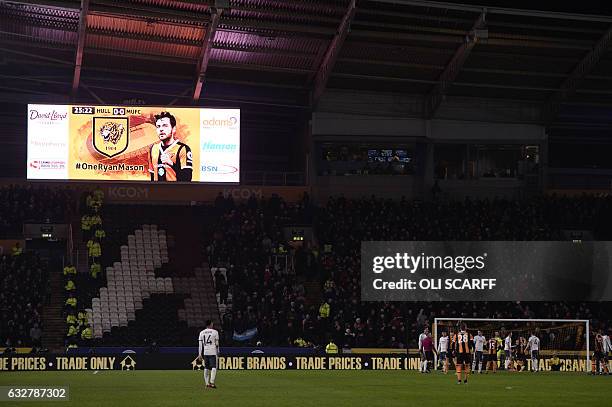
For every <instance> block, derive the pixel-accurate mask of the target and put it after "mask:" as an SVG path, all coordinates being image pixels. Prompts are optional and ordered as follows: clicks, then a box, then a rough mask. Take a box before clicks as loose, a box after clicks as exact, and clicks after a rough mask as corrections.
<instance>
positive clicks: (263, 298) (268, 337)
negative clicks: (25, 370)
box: [208, 196, 612, 348]
mask: <svg viewBox="0 0 612 407" xmlns="http://www.w3.org/2000/svg"><path fill="white" fill-rule="evenodd" d="M217 207H218V210H219V213H220V214H221V215H220V217H219V222H218V224H217V225H215V232H214V240H213V242H212V243H211V244H210V245H209V246H208V255H209V259H210V260H211V262H212V263H211V264H212V265H218V264H225V265H227V272H226V273H225V275H223V276H218V278H217V281H218V282H220V284H219V283H218V284H217V285H218V289H219V287H223V289H224V290H225V289H227V287H229V292H230V293H232V297H233V304H232V308H231V310H232V311H231V312H227V313H226V315H225V316H224V318H223V319H224V322H223V323H224V326H223V329H224V331H225V334H226V339H227V340H229V342H226V343H230V342H231V337H232V334H234V333H238V334H240V333H241V332H246V331H249V330H252V329H254V328H257V335H256V336H254V337H253V339H252V342H253V343H255V341H259V342H262V344H265V345H275V346H287V345H295V346H309V345H310V344H315V345H324V344H325V343H326V342H328V341H329V340H333V341H334V342H335V343H336V344H338V346H346V347H354V346H358V347H370V346H372V347H374V346H376V347H393V348H405V347H415V346H416V341H417V338H418V334H419V333H420V332H421V331H422V329H423V326H424V325H426V324H431V323H432V322H433V319H434V318H436V317H437V318H444V317H448V318H450V317H454V318H457V317H460V318H467V317H472V318H570V319H581V318H583V319H590V320H592V321H593V324H594V325H595V326H601V327H605V326H607V325H608V324H609V321H608V318H609V315H610V311H611V309H610V308H611V307H610V303H597V304H595V303H590V304H589V303H577V302H548V303H547V302H533V303H525V302H495V301H494V302H460V303H459V302H452V303H449V302H446V303H445V302H397V303H393V302H362V301H361V288H360V247H361V241H368V240H451V241H452V240H517V241H520V240H527V241H529V240H567V239H566V237H565V235H564V233H563V232H564V230H565V229H581V230H590V231H593V232H595V234H596V236H597V237H599V238H600V239H601V237H600V236H601V234H602V233H603V234H604V235H605V233H609V232H606V230H605V229H603V228H600V225H601V222H602V221H604V220H605V219H610V214H611V213H612V200H611V199H610V198H606V197H586V196H583V197H578V198H559V197H555V196H551V197H541V198H537V199H532V200H528V201H509V200H466V201H463V202H418V201H408V200H404V199H402V200H398V201H392V200H383V199H377V198H374V197H371V198H364V199H358V200H354V199H344V198H342V197H339V198H333V199H330V200H329V202H328V203H327V205H326V206H325V207H319V208H315V207H312V206H311V205H310V203H309V202H308V200H304V201H302V202H300V203H298V204H296V205H289V204H286V203H285V202H283V201H282V200H280V199H279V198H272V199H269V200H255V199H251V200H250V201H249V202H248V203H246V204H240V205H238V204H235V203H233V202H231V203H229V204H228V202H226V201H225V200H223V199H221V200H220V201H219V202H217ZM306 213H307V214H308V216H306V217H310V216H312V215H314V216H312V217H313V225H314V227H315V233H316V241H317V243H314V244H312V245H309V244H307V245H306V246H305V247H303V248H300V249H296V250H295V251H294V252H293V254H294V256H293V258H294V259H296V263H295V270H296V271H297V272H296V273H295V274H292V273H284V272H283V271H282V270H279V269H278V268H275V267H274V264H273V261H272V255H273V254H275V252H274V250H275V248H276V247H278V246H279V245H282V242H283V236H282V227H283V226H284V225H293V224H298V223H299V222H300V220H303V219H304V218H305V214H306ZM598 232H601V233H599V236H598ZM603 238H605V236H604V237H603ZM290 250H291V249H290ZM297 259H307V263H310V262H312V265H311V266H309V267H305V266H304V264H303V260H302V261H299V260H297ZM309 280H310V281H311V282H315V283H316V282H318V283H319V284H320V286H321V291H322V292H321V303H317V304H313V303H309V301H308V295H307V293H306V290H305V287H304V285H305V284H308V281H309Z"/></svg>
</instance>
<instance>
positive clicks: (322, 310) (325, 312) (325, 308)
mask: <svg viewBox="0 0 612 407" xmlns="http://www.w3.org/2000/svg"><path fill="white" fill-rule="evenodd" d="M330 310H331V307H330V306H329V304H328V303H327V302H324V303H323V304H321V306H320V307H319V316H320V317H321V318H329V312H330Z"/></svg>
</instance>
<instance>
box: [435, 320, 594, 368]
mask: <svg viewBox="0 0 612 407" xmlns="http://www.w3.org/2000/svg"><path fill="white" fill-rule="evenodd" d="M462 322H465V323H466V325H467V327H468V330H469V332H470V333H471V334H472V335H474V336H476V334H477V332H478V331H482V333H483V335H484V336H485V338H486V339H487V340H488V339H489V338H491V337H493V336H494V335H495V332H499V334H500V336H501V338H502V340H503V339H504V337H505V335H507V333H508V332H512V340H513V341H516V339H518V338H519V337H521V336H522V337H524V338H525V339H527V338H529V336H530V332H531V331H533V330H535V331H536V336H538V337H539V339H540V355H541V356H550V355H551V354H552V353H553V352H557V353H558V354H559V355H561V356H563V355H573V356H576V357H577V358H578V360H579V361H580V360H586V365H585V371H586V372H589V371H590V369H591V355H590V350H591V344H590V339H591V338H590V330H589V320H588V319H495V318H488V319H487V318H435V319H434V325H433V336H434V341H435V344H436V347H437V346H438V340H439V337H440V336H441V334H442V332H443V330H444V331H446V332H447V333H448V332H450V331H452V332H455V333H457V332H458V331H459V329H458V324H460V323H462ZM527 359H529V357H528V358H527ZM434 364H435V366H436V367H437V365H438V361H437V358H436V359H435V360H434Z"/></svg>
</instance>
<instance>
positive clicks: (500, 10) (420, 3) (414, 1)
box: [371, 0, 612, 23]
mask: <svg viewBox="0 0 612 407" xmlns="http://www.w3.org/2000/svg"><path fill="white" fill-rule="evenodd" d="M371 1H372V2H373V3H386V4H396V5H402V6H413V7H426V8H434V9H442V10H457V11H475V12H479V11H481V10H482V7H481V6H472V5H467V4H459V3H445V2H441V1H427V0H371ZM487 11H488V13H489V14H505V15H511V16H525V17H539V18H551V19H556V20H574V21H595V22H604V23H612V17H610V16H603V15H592V14H577V13H564V12H556V11H541V10H523V9H514V8H505V7H487Z"/></svg>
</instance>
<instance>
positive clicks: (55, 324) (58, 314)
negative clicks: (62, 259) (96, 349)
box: [42, 267, 66, 352]
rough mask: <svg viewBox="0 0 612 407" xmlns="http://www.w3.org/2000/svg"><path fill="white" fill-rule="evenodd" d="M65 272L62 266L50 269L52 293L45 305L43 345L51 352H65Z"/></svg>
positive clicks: (49, 286)
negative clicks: (63, 272)
mask: <svg viewBox="0 0 612 407" xmlns="http://www.w3.org/2000/svg"><path fill="white" fill-rule="evenodd" d="M63 280H64V277H63V274H62V270H61V268H60V267H54V268H53V269H52V270H50V271H49V281H48V283H49V285H48V290H49V293H50V300H49V304H48V305H45V306H44V307H43V324H44V329H43V337H42V344H43V347H45V348H48V349H49V351H51V352H63V351H64V350H65V349H64V337H65V335H66V320H65V319H64V318H63V317H62V310H63V308H64V301H65V298H64V287H63Z"/></svg>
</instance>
